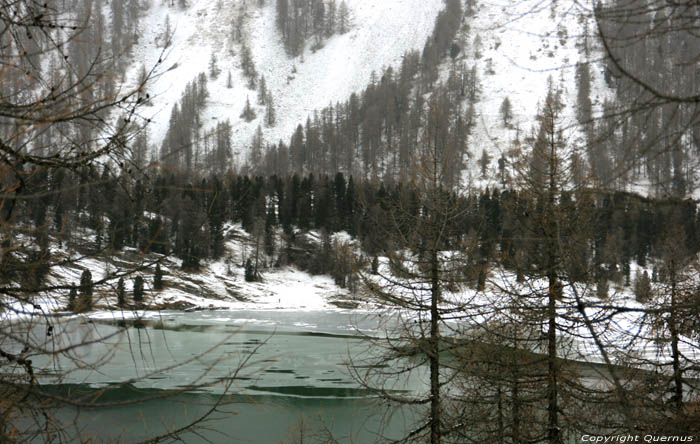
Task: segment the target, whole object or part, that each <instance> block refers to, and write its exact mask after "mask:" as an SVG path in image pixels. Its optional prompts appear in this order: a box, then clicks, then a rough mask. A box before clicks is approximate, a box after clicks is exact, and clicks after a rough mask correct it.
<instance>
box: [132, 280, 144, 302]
mask: <svg viewBox="0 0 700 444" xmlns="http://www.w3.org/2000/svg"><path fill="white" fill-rule="evenodd" d="M142 303H143V277H142V276H136V279H134V304H136V306H137V307H138V306H141V304H142Z"/></svg>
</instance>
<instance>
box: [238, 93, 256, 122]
mask: <svg viewBox="0 0 700 444" xmlns="http://www.w3.org/2000/svg"><path fill="white" fill-rule="evenodd" d="M255 117H256V114H255V110H254V109H253V108H252V107H251V106H250V98H248V97H246V99H245V106H244V107H243V111H242V112H241V119H243V120H245V121H246V122H250V121H252V120H253V119H255Z"/></svg>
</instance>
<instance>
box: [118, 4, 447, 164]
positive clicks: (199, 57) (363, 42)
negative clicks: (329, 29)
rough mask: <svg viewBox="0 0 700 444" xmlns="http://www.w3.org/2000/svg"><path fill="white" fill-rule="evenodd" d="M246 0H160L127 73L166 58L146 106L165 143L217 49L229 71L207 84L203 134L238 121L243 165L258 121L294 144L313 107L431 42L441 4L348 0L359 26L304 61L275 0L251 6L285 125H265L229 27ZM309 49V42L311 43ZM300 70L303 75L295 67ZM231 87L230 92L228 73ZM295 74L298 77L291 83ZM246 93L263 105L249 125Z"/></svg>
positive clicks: (257, 53)
mask: <svg viewBox="0 0 700 444" xmlns="http://www.w3.org/2000/svg"><path fill="white" fill-rule="evenodd" d="M244 3H245V2H243V1H241V0H203V1H197V2H192V6H190V7H188V8H187V9H185V10H180V9H178V8H168V7H167V6H165V5H163V4H161V3H160V2H153V4H152V6H151V8H150V10H149V11H148V13H147V17H145V18H144V19H143V20H142V23H143V25H142V28H143V32H142V37H141V40H140V42H139V44H138V45H136V47H135V48H134V54H135V56H134V59H135V63H134V65H133V67H132V68H131V70H130V72H129V73H128V74H127V78H129V79H132V85H135V81H136V78H137V75H138V70H139V68H140V65H141V63H143V64H144V65H145V66H146V68H147V69H148V68H150V67H152V66H155V65H156V64H158V60H160V59H162V60H163V61H162V62H161V63H160V64H158V68H157V76H156V79H155V82H154V84H153V87H152V89H151V90H150V91H149V93H150V94H151V96H152V103H153V106H152V107H145V108H144V109H142V110H141V112H142V114H143V117H144V118H150V119H152V124H151V125H150V127H149V132H150V136H151V143H152V144H154V145H156V146H159V145H160V143H161V141H162V140H163V138H164V136H165V133H166V131H167V128H168V119H169V117H170V110H171V109H172V106H173V104H175V103H177V102H178V101H179V99H180V96H181V95H182V92H183V91H184V89H185V85H186V84H187V82H190V81H191V80H193V79H194V78H195V77H196V76H197V75H198V74H199V73H200V72H208V64H209V60H210V57H211V54H212V52H214V53H216V55H217V59H218V65H219V68H220V69H221V74H220V75H219V77H218V78H217V79H216V80H211V79H210V80H209V83H208V90H209V100H208V102H207V106H206V108H205V110H204V112H203V115H202V117H203V118H202V121H203V122H204V128H203V129H205V130H209V129H211V128H213V127H215V126H216V123H217V122H219V121H223V120H225V119H230V120H231V123H232V126H233V128H232V130H233V146H234V151H235V153H234V154H236V162H235V164H234V165H235V166H236V167H240V166H241V164H242V163H243V162H244V161H245V160H246V154H247V147H248V146H249V144H250V141H251V139H252V137H253V134H254V132H255V131H256V129H257V127H258V125H261V126H262V128H263V135H264V139H265V141H266V142H270V143H277V141H278V140H280V139H282V140H284V141H285V142H288V139H289V138H290V137H291V135H292V132H293V131H294V129H295V128H296V126H297V125H298V124H300V123H301V124H303V123H304V122H305V121H306V118H307V117H308V116H310V115H311V116H312V115H313V112H314V110H319V109H322V108H323V107H325V106H327V105H329V104H331V103H336V102H338V101H345V100H347V99H348V97H349V96H350V95H351V94H352V93H353V92H360V91H361V90H362V89H364V87H365V86H366V85H367V83H368V81H369V79H370V75H371V73H372V71H375V72H377V73H379V72H380V71H381V70H382V68H383V67H386V66H397V65H399V64H400V62H401V58H402V56H403V54H405V53H406V52H407V51H409V50H412V49H420V48H422V47H423V45H424V43H425V41H426V39H427V38H428V37H429V35H430V33H431V32H432V29H433V25H434V21H435V17H436V16H437V13H438V11H439V10H440V9H442V5H443V1H442V0H349V1H347V4H348V8H349V10H350V16H351V22H352V25H351V28H350V30H349V32H347V33H345V34H343V35H335V36H333V37H331V38H329V39H327V40H326V41H325V43H324V46H323V48H321V49H319V50H317V51H316V52H311V51H310V50H308V49H306V51H305V52H304V55H303V61H302V57H296V58H290V57H289V56H287V54H286V53H285V51H284V48H283V46H282V42H281V39H280V36H279V34H278V31H277V29H276V26H275V2H273V1H268V2H265V6H263V7H262V8H258V7H256V6H254V4H253V2H249V3H251V4H249V5H247V7H246V12H247V13H246V17H247V20H246V25H245V31H246V32H245V34H246V36H247V37H246V38H247V40H248V44H249V46H250V48H251V51H252V54H253V59H254V62H255V67H256V69H257V71H258V73H260V74H262V75H264V76H265V80H266V83H267V87H268V89H269V90H270V91H271V92H272V95H273V99H274V103H275V109H276V113H277V125H276V126H275V127H273V128H266V127H265V125H264V124H263V118H264V107H262V106H259V105H257V104H256V100H257V92H256V91H252V90H249V89H248V88H247V86H246V85H247V79H245V77H244V76H243V73H242V70H241V69H240V57H239V52H240V45H239V44H238V43H233V42H232V41H231V39H230V38H229V36H230V34H231V23H232V22H233V21H234V20H235V18H236V17H237V15H238V8H239V7H241V6H242V5H243V4H244ZM168 15H169V17H170V21H171V26H172V27H173V29H174V34H173V39H172V45H171V46H170V47H168V48H166V49H164V48H162V47H160V46H159V41H160V40H161V39H160V38H159V36H161V35H162V34H163V32H164V23H165V18H166V16H168ZM307 46H308V45H307ZM293 67H296V73H292V69H293ZM229 69H230V70H231V76H232V80H233V82H232V83H233V88H226V80H227V73H228V70H229ZM288 77H293V79H290V80H288ZM246 98H249V99H250V102H251V104H252V105H255V109H256V112H257V118H256V119H255V120H253V121H251V122H245V121H244V120H242V119H241V118H240V117H239V116H240V113H241V110H242V109H243V106H244V104H245V101H246Z"/></svg>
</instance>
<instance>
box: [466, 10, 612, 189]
mask: <svg viewBox="0 0 700 444" xmlns="http://www.w3.org/2000/svg"><path fill="white" fill-rule="evenodd" d="M552 5H554V7H552ZM553 11H554V12H553ZM467 23H468V24H469V28H470V29H469V31H468V33H466V34H465V33H463V34H462V36H461V38H462V39H463V40H465V41H466V42H465V43H466V45H468V51H467V53H466V55H465V56H464V57H463V59H462V60H463V61H464V62H465V63H466V64H467V66H469V67H471V66H473V65H475V64H476V66H477V71H478V75H479V79H480V81H481V88H482V89H481V91H482V92H481V100H480V102H479V103H478V104H477V106H476V113H477V116H476V126H475V128H474V132H473V134H472V136H471V139H470V141H469V142H470V143H469V149H470V151H471V154H472V156H473V158H472V161H471V162H469V163H468V165H469V171H468V172H467V174H466V178H465V181H466V182H467V184H472V185H477V186H481V187H484V186H492V185H494V184H495V183H496V178H495V177H496V174H493V172H494V171H496V169H497V162H496V161H497V159H498V158H499V157H501V155H502V154H506V155H507V154H508V152H509V150H511V149H513V148H516V147H517V146H518V145H516V144H514V140H515V139H516V138H517V139H519V141H520V145H519V146H520V147H521V148H522V149H523V150H525V149H527V148H528V147H527V145H526V144H524V139H525V138H526V137H527V136H529V135H530V134H532V130H533V128H536V126H537V121H536V115H537V111H538V107H539V105H540V104H541V103H543V102H544V98H545V96H546V94H547V87H548V82H549V79H550V78H551V80H552V83H553V85H554V86H555V87H556V88H559V89H561V91H562V99H563V102H564V105H565V109H564V111H563V119H562V121H561V122H560V124H561V125H562V127H563V128H566V131H565V134H564V135H565V138H566V140H567V142H568V145H569V146H570V147H575V148H578V149H581V148H583V147H584V144H585V140H584V139H583V134H582V133H581V132H580V130H579V128H578V125H577V121H576V117H575V106H576V93H577V90H576V79H575V71H576V65H577V64H578V63H589V64H590V72H591V91H592V93H591V101H592V102H593V109H594V112H595V110H597V109H599V107H600V105H601V104H602V102H603V100H604V99H605V98H606V97H611V96H612V91H610V90H609V89H608V88H607V87H606V85H605V83H604V81H603V78H602V69H601V66H600V65H599V64H598V63H597V62H596V61H595V59H596V58H599V57H600V50H599V49H597V48H596V47H595V42H596V41H595V38H594V37H592V36H590V35H589V39H588V42H589V47H590V49H591V56H590V60H586V58H585V56H584V54H583V38H584V35H585V33H586V28H585V26H586V23H588V29H589V30H590V29H594V28H593V23H592V22H591V18H590V11H588V10H586V9H585V8H584V7H583V6H582V5H581V4H580V3H579V2H549V1H548V2H541V1H534V0H526V1H519V2H512V1H508V0H483V1H478V2H477V8H476V10H475V14H474V15H473V16H472V17H469V18H468V19H467ZM589 34H590V31H589ZM477 36H479V38H480V40H481V45H480V47H479V48H477V45H475V39H476V37H477ZM477 51H479V52H480V57H477V54H476V53H477ZM505 97H508V98H509V100H510V102H511V104H512V109H513V119H512V122H511V126H512V128H505V127H504V126H503V123H502V119H501V114H500V107H501V104H502V102H503V99H504V98H505ZM482 149H486V150H487V151H488V152H489V153H490V155H491V156H492V162H491V167H490V170H491V173H492V174H489V179H488V180H481V179H480V177H479V176H480V168H479V165H478V163H477V162H476V160H477V159H478V158H479V157H480V156H481V152H482Z"/></svg>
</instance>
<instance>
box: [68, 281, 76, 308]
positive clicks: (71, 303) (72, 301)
mask: <svg viewBox="0 0 700 444" xmlns="http://www.w3.org/2000/svg"><path fill="white" fill-rule="evenodd" d="M76 287H77V285H76V284H75V282H74V283H73V287H72V288H71V289H70V292H69V293H68V306H67V307H66V309H67V310H68V311H73V312H75V311H77V310H76V308H77V299H78V290H77V289H76Z"/></svg>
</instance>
